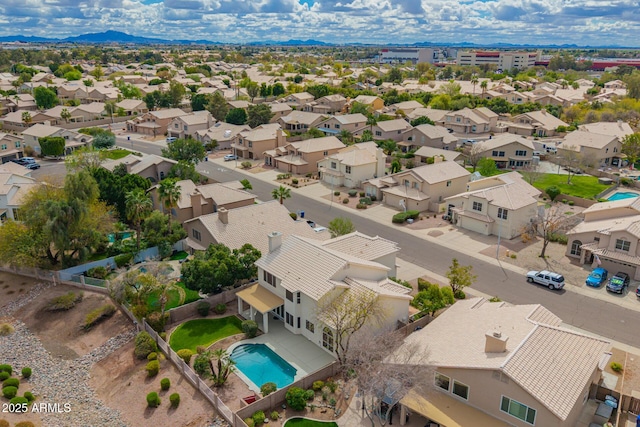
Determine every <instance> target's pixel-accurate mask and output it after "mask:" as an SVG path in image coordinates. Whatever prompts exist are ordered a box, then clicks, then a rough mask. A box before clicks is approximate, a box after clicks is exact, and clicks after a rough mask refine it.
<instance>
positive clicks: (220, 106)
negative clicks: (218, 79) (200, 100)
mask: <svg viewBox="0 0 640 427" xmlns="http://www.w3.org/2000/svg"><path fill="white" fill-rule="evenodd" d="M207 110H208V111H209V112H210V113H211V115H212V116H213V117H215V119H216V120H219V121H223V120H225V118H226V117H227V114H228V113H229V105H228V104H227V100H226V99H224V96H223V95H222V93H220V92H216V93H214V94H213V95H210V96H208V97H207Z"/></svg>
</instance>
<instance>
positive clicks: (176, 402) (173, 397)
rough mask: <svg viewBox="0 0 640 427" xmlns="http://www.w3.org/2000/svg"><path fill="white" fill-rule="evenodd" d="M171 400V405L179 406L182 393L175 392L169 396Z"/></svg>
mask: <svg viewBox="0 0 640 427" xmlns="http://www.w3.org/2000/svg"><path fill="white" fill-rule="evenodd" d="M169 402H171V406H173V407H174V408H177V407H178V405H179V404H180V395H179V394H178V393H173V394H171V396H169Z"/></svg>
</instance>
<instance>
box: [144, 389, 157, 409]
mask: <svg viewBox="0 0 640 427" xmlns="http://www.w3.org/2000/svg"><path fill="white" fill-rule="evenodd" d="M147 405H148V406H149V408H157V407H158V406H160V396H158V393H156V392H155V391H152V392H151V393H149V394H147Z"/></svg>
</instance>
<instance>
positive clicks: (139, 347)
mask: <svg viewBox="0 0 640 427" xmlns="http://www.w3.org/2000/svg"><path fill="white" fill-rule="evenodd" d="M154 351H155V352H157V351H158V345H157V344H156V342H155V341H154V340H153V338H151V335H149V333H148V332H146V331H142V332H140V333H139V334H138V335H136V348H135V350H134V354H135V355H136V357H137V358H138V359H146V358H147V356H148V355H149V353H153V352H154Z"/></svg>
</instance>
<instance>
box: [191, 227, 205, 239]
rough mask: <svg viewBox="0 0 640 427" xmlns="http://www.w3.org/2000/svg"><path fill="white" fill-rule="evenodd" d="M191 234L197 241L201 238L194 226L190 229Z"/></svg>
mask: <svg viewBox="0 0 640 427" xmlns="http://www.w3.org/2000/svg"><path fill="white" fill-rule="evenodd" d="M191 234H192V235H193V238H194V239H196V240H197V241H198V242H199V241H200V240H202V235H200V232H199V231H198V230H196V229H195V228H194V229H193V230H192V231H191Z"/></svg>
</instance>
